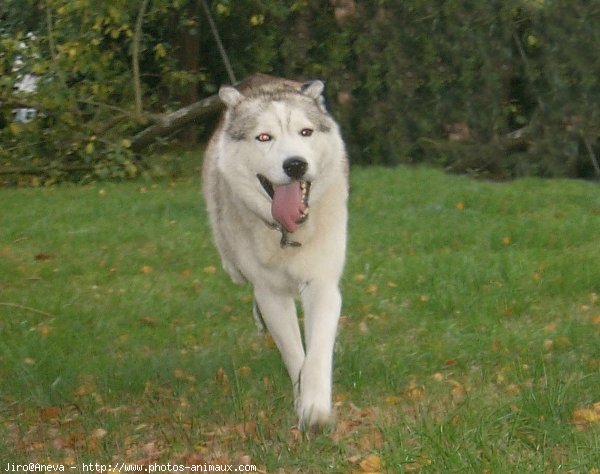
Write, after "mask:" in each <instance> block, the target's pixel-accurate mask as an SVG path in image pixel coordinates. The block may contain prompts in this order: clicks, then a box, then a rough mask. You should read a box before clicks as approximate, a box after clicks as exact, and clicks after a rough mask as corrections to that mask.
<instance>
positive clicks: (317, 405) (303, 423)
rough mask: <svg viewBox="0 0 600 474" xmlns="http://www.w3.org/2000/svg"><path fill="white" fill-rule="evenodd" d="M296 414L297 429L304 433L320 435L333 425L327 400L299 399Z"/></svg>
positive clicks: (329, 404)
mask: <svg viewBox="0 0 600 474" xmlns="http://www.w3.org/2000/svg"><path fill="white" fill-rule="evenodd" d="M303 398H304V399H303ZM296 412H297V414H298V427H299V428H300V429H301V430H302V431H305V432H312V433H320V432H322V431H323V430H325V429H327V428H328V427H330V426H331V425H332V424H333V415H332V411H331V403H330V401H329V400H311V401H308V400H306V397H300V398H299V399H298V403H297V406H296Z"/></svg>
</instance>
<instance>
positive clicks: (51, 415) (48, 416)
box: [40, 407, 60, 421]
mask: <svg viewBox="0 0 600 474" xmlns="http://www.w3.org/2000/svg"><path fill="white" fill-rule="evenodd" d="M59 416H60V409H59V408H58V407H44V408H40V417H41V418H42V420H46V421H47V420H56V419H57V418H58V417H59Z"/></svg>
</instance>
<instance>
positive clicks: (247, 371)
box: [235, 365, 252, 377]
mask: <svg viewBox="0 0 600 474" xmlns="http://www.w3.org/2000/svg"><path fill="white" fill-rule="evenodd" d="M235 372H236V373H237V374H238V375H239V376H241V377H246V376H248V375H250V374H251V373H252V369H251V368H250V367H248V366H247V365H243V366H241V367H239V368H238V369H237V370H236V371H235Z"/></svg>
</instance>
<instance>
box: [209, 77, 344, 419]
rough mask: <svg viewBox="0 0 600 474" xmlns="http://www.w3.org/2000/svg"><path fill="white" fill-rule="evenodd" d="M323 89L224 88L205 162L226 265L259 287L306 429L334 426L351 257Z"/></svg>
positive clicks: (257, 302) (340, 155) (339, 163)
mask: <svg viewBox="0 0 600 474" xmlns="http://www.w3.org/2000/svg"><path fill="white" fill-rule="evenodd" d="M266 77H268V76H266ZM323 88H324V85H323V82H321V81H312V82H308V83H305V84H300V83H296V82H292V81H287V80H284V79H276V78H269V79H268V80H265V81H264V82H263V83H259V84H251V85H250V86H249V87H245V88H244V87H239V88H234V87H228V86H224V87H221V89H220V90H219V97H220V99H221V100H222V102H223V103H224V104H225V106H226V110H225V113H224V116H223V117H222V120H221V123H220V125H219V127H218V128H217V130H216V131H215V133H214V135H213V136H212V138H211V140H210V142H209V144H208V148H207V150H206V153H205V158H204V165H203V192H204V198H205V201H206V204H207V208H208V214H209V217H210V223H211V226H212V230H213V236H214V240H215V243H216V246H217V249H218V250H219V253H220V255H221V260H222V263H223V268H224V269H225V271H226V272H227V273H228V274H229V275H230V277H231V278H232V280H233V281H234V282H236V283H244V282H250V283H251V284H252V285H253V287H254V311H253V313H254V317H255V319H256V320H257V323H258V324H259V325H262V327H263V328H264V327H265V326H266V329H268V331H269V332H270V334H271V336H272V337H273V340H274V341H275V344H276V345H277V347H278V349H279V351H280V352H281V355H282V358H283V362H284V363H285V366H286V368H287V371H288V373H289V375H290V378H291V379H292V384H293V387H294V398H295V407H296V412H297V414H298V418H299V426H300V427H301V428H302V429H318V428H320V427H322V426H323V425H325V424H327V423H328V422H329V421H330V419H331V415H332V409H331V378H332V364H333V349H334V343H335V337H336V332H337V325H338V319H339V316H340V308H341V302H342V299H341V295H340V291H339V288H338V283H339V280H340V277H341V275H342V270H343V267H344V259H345V253H346V221H347V209H346V201H347V198H348V163H347V158H346V151H345V147H344V143H343V141H342V138H341V135H340V131H339V128H338V125H337V124H336V122H335V121H334V120H333V118H332V117H331V116H330V115H329V114H328V112H327V111H326V109H325V106H324V99H323V96H322V92H323ZM296 298H300V300H301V302H302V306H303V309H304V343H305V346H304V345H303V342H302V337H301V335H300V328H299V324H298V319H297V317H296V305H295V299H296ZM305 348H306V349H305Z"/></svg>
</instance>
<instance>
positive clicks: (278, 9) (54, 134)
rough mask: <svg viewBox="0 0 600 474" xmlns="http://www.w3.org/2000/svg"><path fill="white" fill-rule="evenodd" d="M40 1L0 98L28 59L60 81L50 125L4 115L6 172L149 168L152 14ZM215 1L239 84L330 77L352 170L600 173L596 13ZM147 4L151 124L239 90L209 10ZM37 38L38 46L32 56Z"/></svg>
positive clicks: (13, 40)
mask: <svg viewBox="0 0 600 474" xmlns="http://www.w3.org/2000/svg"><path fill="white" fill-rule="evenodd" d="M28 1H29V3H31V7H32V8H31V9H29V10H27V9H23V8H22V6H20V5H21V2H20V0H19V1H16V0H7V2H6V5H7V6H5V7H4V13H3V15H4V20H5V22H4V24H5V25H6V26H5V27H4V30H0V35H1V37H0V39H1V40H2V45H3V48H4V52H3V53H1V54H0V68H1V69H2V70H1V71H0V72H1V73H2V79H1V80H0V101H4V102H5V104H6V103H7V102H10V101H7V97H10V96H11V91H10V88H11V87H12V84H14V81H15V74H16V73H15V72H14V71H11V65H12V64H13V62H14V60H15V58H16V56H17V55H21V56H27V58H24V59H25V62H26V64H27V65H28V67H30V68H35V69H36V70H37V71H39V72H40V74H43V76H44V77H45V78H47V79H48V80H46V81H45V82H42V83H40V84H41V85H40V90H39V93H38V94H37V95H36V96H37V98H36V100H37V101H38V102H39V105H40V107H41V109H42V118H43V120H38V121H37V123H36V124H27V125H26V126H25V125H18V124H14V123H13V124H11V123H10V117H9V112H10V107H7V106H4V109H3V112H4V116H3V117H2V118H0V127H2V124H4V128H3V129H1V130H0V144H1V145H2V146H1V147H0V150H3V151H0V162H2V163H3V164H5V165H7V166H10V165H14V164H15V163H18V164H23V163H28V164H30V165H32V166H33V165H35V166H41V167H43V168H44V169H53V170H54V173H55V175H56V178H55V179H60V176H59V175H60V173H63V174H64V173H66V174H68V175H72V173H73V170H75V171H76V170H81V169H82V166H84V165H89V166H90V167H91V169H92V170H93V171H92V175H93V176H101V177H106V176H109V177H110V176H114V177H127V176H132V175H136V174H137V173H138V172H139V171H140V170H139V162H137V161H135V157H134V153H133V152H132V151H131V150H130V149H129V148H128V146H127V145H128V144H130V138H131V136H132V134H134V133H135V132H136V131H139V130H140V129H141V128H142V127H143V126H145V123H144V121H143V120H140V117H137V119H136V117H135V115H134V114H133V109H134V105H133V104H134V94H133V87H132V80H131V61H132V57H133V52H132V45H133V39H132V35H133V34H134V30H135V26H134V23H135V20H136V17H137V15H138V9H139V6H140V3H141V2H139V1H137V0H120V1H119V2H113V3H111V4H110V5H109V4H104V3H101V4H98V5H97V6H95V7H94V8H93V9H90V6H89V2H87V1H85V0H74V1H71V0H52V1H51V2H47V4H46V6H44V7H39V8H38V7H35V5H37V2H32V1H31V0H28ZM209 3H210V5H211V11H212V14H213V16H214V19H215V21H216V24H217V27H218V29H219V31H220V33H221V37H222V39H223V43H224V45H225V49H226V50H227V51H228V53H229V56H230V59H231V62H232V65H233V70H234V71H235V72H236V74H237V76H238V79H242V78H243V77H245V76H247V75H249V74H252V73H255V72H264V73H271V74H275V75H281V76H287V77H293V78H296V79H311V78H315V77H320V78H323V79H325V80H326V81H327V84H328V88H327V91H328V94H329V106H330V109H331V110H332V112H333V113H334V115H335V116H336V117H337V118H338V120H339V121H340V123H341V124H342V128H343V131H344V135H345V138H346V140H347V142H348V146H349V151H350V155H351V159H352V161H353V162H354V163H359V164H382V165H396V164H400V163H422V162H426V163H434V164H437V165H440V166H444V167H446V168H447V169H450V170H453V171H456V172H472V173H477V174H485V175H488V176H492V177H513V176H521V175H540V176H571V177H590V176H600V167H599V166H598V159H597V152H598V143H597V138H598V131H599V129H600V128H599V127H600V113H599V112H598V110H597V105H596V104H597V103H598V102H599V99H600V84H599V78H598V71H599V70H600V57H598V55H597V54H595V50H596V45H597V44H598V41H599V40H600V12H599V11H598V8H597V6H596V4H595V2H587V1H585V0H574V1H572V2H558V1H554V0H506V1H502V2H500V1H493V2H473V1H470V0H459V1H444V0H437V1H433V2H432V1H430V0H427V1H426V0H410V1H404V2H398V1H396V0H378V1H377V2H374V1H371V0H329V1H328V2H327V3H325V2H323V1H322V0H277V1H272V2H265V1H262V0H236V1H233V0H215V1H213V2H209ZM149 5H150V6H149V10H148V12H147V13H146V14H145V15H144V17H143V19H144V22H143V36H142V40H141V48H140V65H141V68H142V72H143V73H142V75H141V87H142V89H143V100H144V112H150V113H162V112H165V111H169V110H173V109H176V108H178V107H179V106H180V105H181V104H184V103H187V102H189V101H193V100H197V99H198V98H201V97H205V96H207V95H210V94H212V93H214V92H216V90H217V88H218V86H219V85H220V84H223V83H227V82H228V77H227V74H226V72H225V68H224V67H223V61H222V58H221V55H220V54H219V52H218V49H217V48H216V47H215V40H214V38H213V36H212V32H211V30H210V28H209V27H208V24H207V22H206V17H205V16H204V15H203V13H202V11H201V10H200V8H199V6H198V3H197V2H195V1H191V0H190V1H186V0H179V1H176V2H167V1H166V0H157V1H154V2H150V4H149ZM25 10H27V11H28V13H27V15H25V13H24V11H25ZM32 12H33V13H32ZM0 14H2V13H1V12H0ZM49 19H50V20H49ZM52 19H54V21H53V22H52ZM59 20H60V21H59ZM49 21H50V25H51V26H52V28H50V29H49V28H48V24H49V23H48V22H49ZM27 31H34V32H35V34H36V40H35V42H34V44H33V45H32V47H30V48H27V51H23V50H19V46H18V44H19V41H20V39H19V38H23V37H24V36H25V34H26V32H27ZM52 51H54V55H52V54H51V52H52ZM26 53H27V54H26ZM182 91H184V92H185V93H184V92H182ZM120 115H122V116H123V117H124V118H123V117H122V118H123V119H122V120H119V116H120ZM132 116H133V119H132ZM113 121H114V123H113ZM107 124H108V125H111V127H110V128H108V127H107ZM210 129H211V127H210V126H207V127H203V126H200V127H199V130H197V131H199V132H200V133H206V132H207V131H209V130H210ZM25 141H26V142H25ZM35 166H34V167H35ZM69 170H71V171H69ZM77 173H79V174H77ZM84 174H85V173H84ZM75 176H78V177H79V178H81V171H76V172H75Z"/></svg>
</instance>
